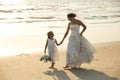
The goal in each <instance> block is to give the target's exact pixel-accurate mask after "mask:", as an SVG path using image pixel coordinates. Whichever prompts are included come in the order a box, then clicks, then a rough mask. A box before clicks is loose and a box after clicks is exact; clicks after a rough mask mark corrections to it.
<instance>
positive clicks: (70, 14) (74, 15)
mask: <svg viewBox="0 0 120 80" xmlns="http://www.w3.org/2000/svg"><path fill="white" fill-rule="evenodd" d="M67 17H71V18H74V17H76V14H75V13H69V14H67Z"/></svg>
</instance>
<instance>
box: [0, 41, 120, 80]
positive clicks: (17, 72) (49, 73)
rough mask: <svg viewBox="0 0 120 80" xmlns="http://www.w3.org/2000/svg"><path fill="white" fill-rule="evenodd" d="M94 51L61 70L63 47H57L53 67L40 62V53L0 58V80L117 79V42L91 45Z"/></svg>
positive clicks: (119, 74)
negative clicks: (87, 60) (79, 62)
mask: <svg viewBox="0 0 120 80" xmlns="http://www.w3.org/2000/svg"><path fill="white" fill-rule="evenodd" d="M94 46H95V48H96V53H95V54H94V59H93V61H92V62H91V63H90V64H82V65H81V68H79V69H70V70H64V69H63V66H65V53H66V50H65V48H63V49H59V55H60V60H59V61H57V62H56V65H55V67H56V69H49V68H48V67H49V66H50V62H47V63H44V62H43V61H40V60H39V59H40V57H41V56H42V55H41V54H42V53H43V52H34V53H31V54H21V55H15V56H7V57H1V58H0V80H119V79H120V58H119V56H120V42H110V43H101V44H94Z"/></svg>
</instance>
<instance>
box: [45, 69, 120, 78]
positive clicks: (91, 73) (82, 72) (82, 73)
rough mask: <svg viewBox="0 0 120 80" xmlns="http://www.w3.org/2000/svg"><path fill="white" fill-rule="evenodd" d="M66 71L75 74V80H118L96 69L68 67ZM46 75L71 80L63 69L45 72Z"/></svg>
mask: <svg viewBox="0 0 120 80" xmlns="http://www.w3.org/2000/svg"><path fill="white" fill-rule="evenodd" d="M68 71H70V72H72V73H73V75H75V76H77V77H78V78H79V79H77V80H118V79H117V78H114V77H110V76H108V75H107V74H105V73H103V72H99V71H96V70H88V69H83V68H77V69H68ZM45 74H47V75H51V76H53V75H55V76H56V77H57V79H53V80H72V79H70V78H69V77H68V76H70V75H69V74H66V72H65V71H64V70H57V69H55V70H53V72H51V71H47V72H45Z"/></svg>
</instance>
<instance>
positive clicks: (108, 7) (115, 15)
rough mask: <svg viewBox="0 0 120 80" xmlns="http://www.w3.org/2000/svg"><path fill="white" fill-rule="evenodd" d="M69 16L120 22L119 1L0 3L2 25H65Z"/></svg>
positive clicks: (4, 0) (11, 0)
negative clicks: (63, 22)
mask: <svg viewBox="0 0 120 80" xmlns="http://www.w3.org/2000/svg"><path fill="white" fill-rule="evenodd" d="M69 12H78V13H80V15H81V16H82V17H83V18H84V19H86V20H87V22H89V23H96V24H97V23H98V24H99V23H111V22H112V23H114V22H120V0H84V1H83V0H9V1H8V0H0V23H34V22H45V21H66V20H67V18H66V14H67V13H69ZM103 20H104V21H103ZM93 21H95V22H93Z"/></svg>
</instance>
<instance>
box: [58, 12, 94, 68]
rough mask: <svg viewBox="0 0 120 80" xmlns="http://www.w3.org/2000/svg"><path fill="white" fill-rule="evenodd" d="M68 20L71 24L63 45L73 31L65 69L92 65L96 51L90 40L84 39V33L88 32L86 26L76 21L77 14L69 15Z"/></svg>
mask: <svg viewBox="0 0 120 80" xmlns="http://www.w3.org/2000/svg"><path fill="white" fill-rule="evenodd" d="M67 18H68V20H69V21H70V22H69V23H68V27H67V30H66V33H65V35H64V37H63V39H62V41H61V43H60V44H62V43H63V41H64V39H65V38H66V37H67V35H68V33H69V31H70V30H71V34H70V37H69V41H68V46H67V54H66V66H65V67H64V68H77V67H80V65H81V64H82V63H90V62H91V61H92V58H93V52H94V51H95V49H94V47H93V46H92V45H91V44H90V43H89V42H88V40H87V39H86V38H85V37H83V32H84V31H85V30H86V25H85V24H84V23H83V22H81V21H80V20H78V19H76V14H75V13H69V14H68V15H67ZM80 26H82V27H83V30H82V31H81V32H79V30H80Z"/></svg>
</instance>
